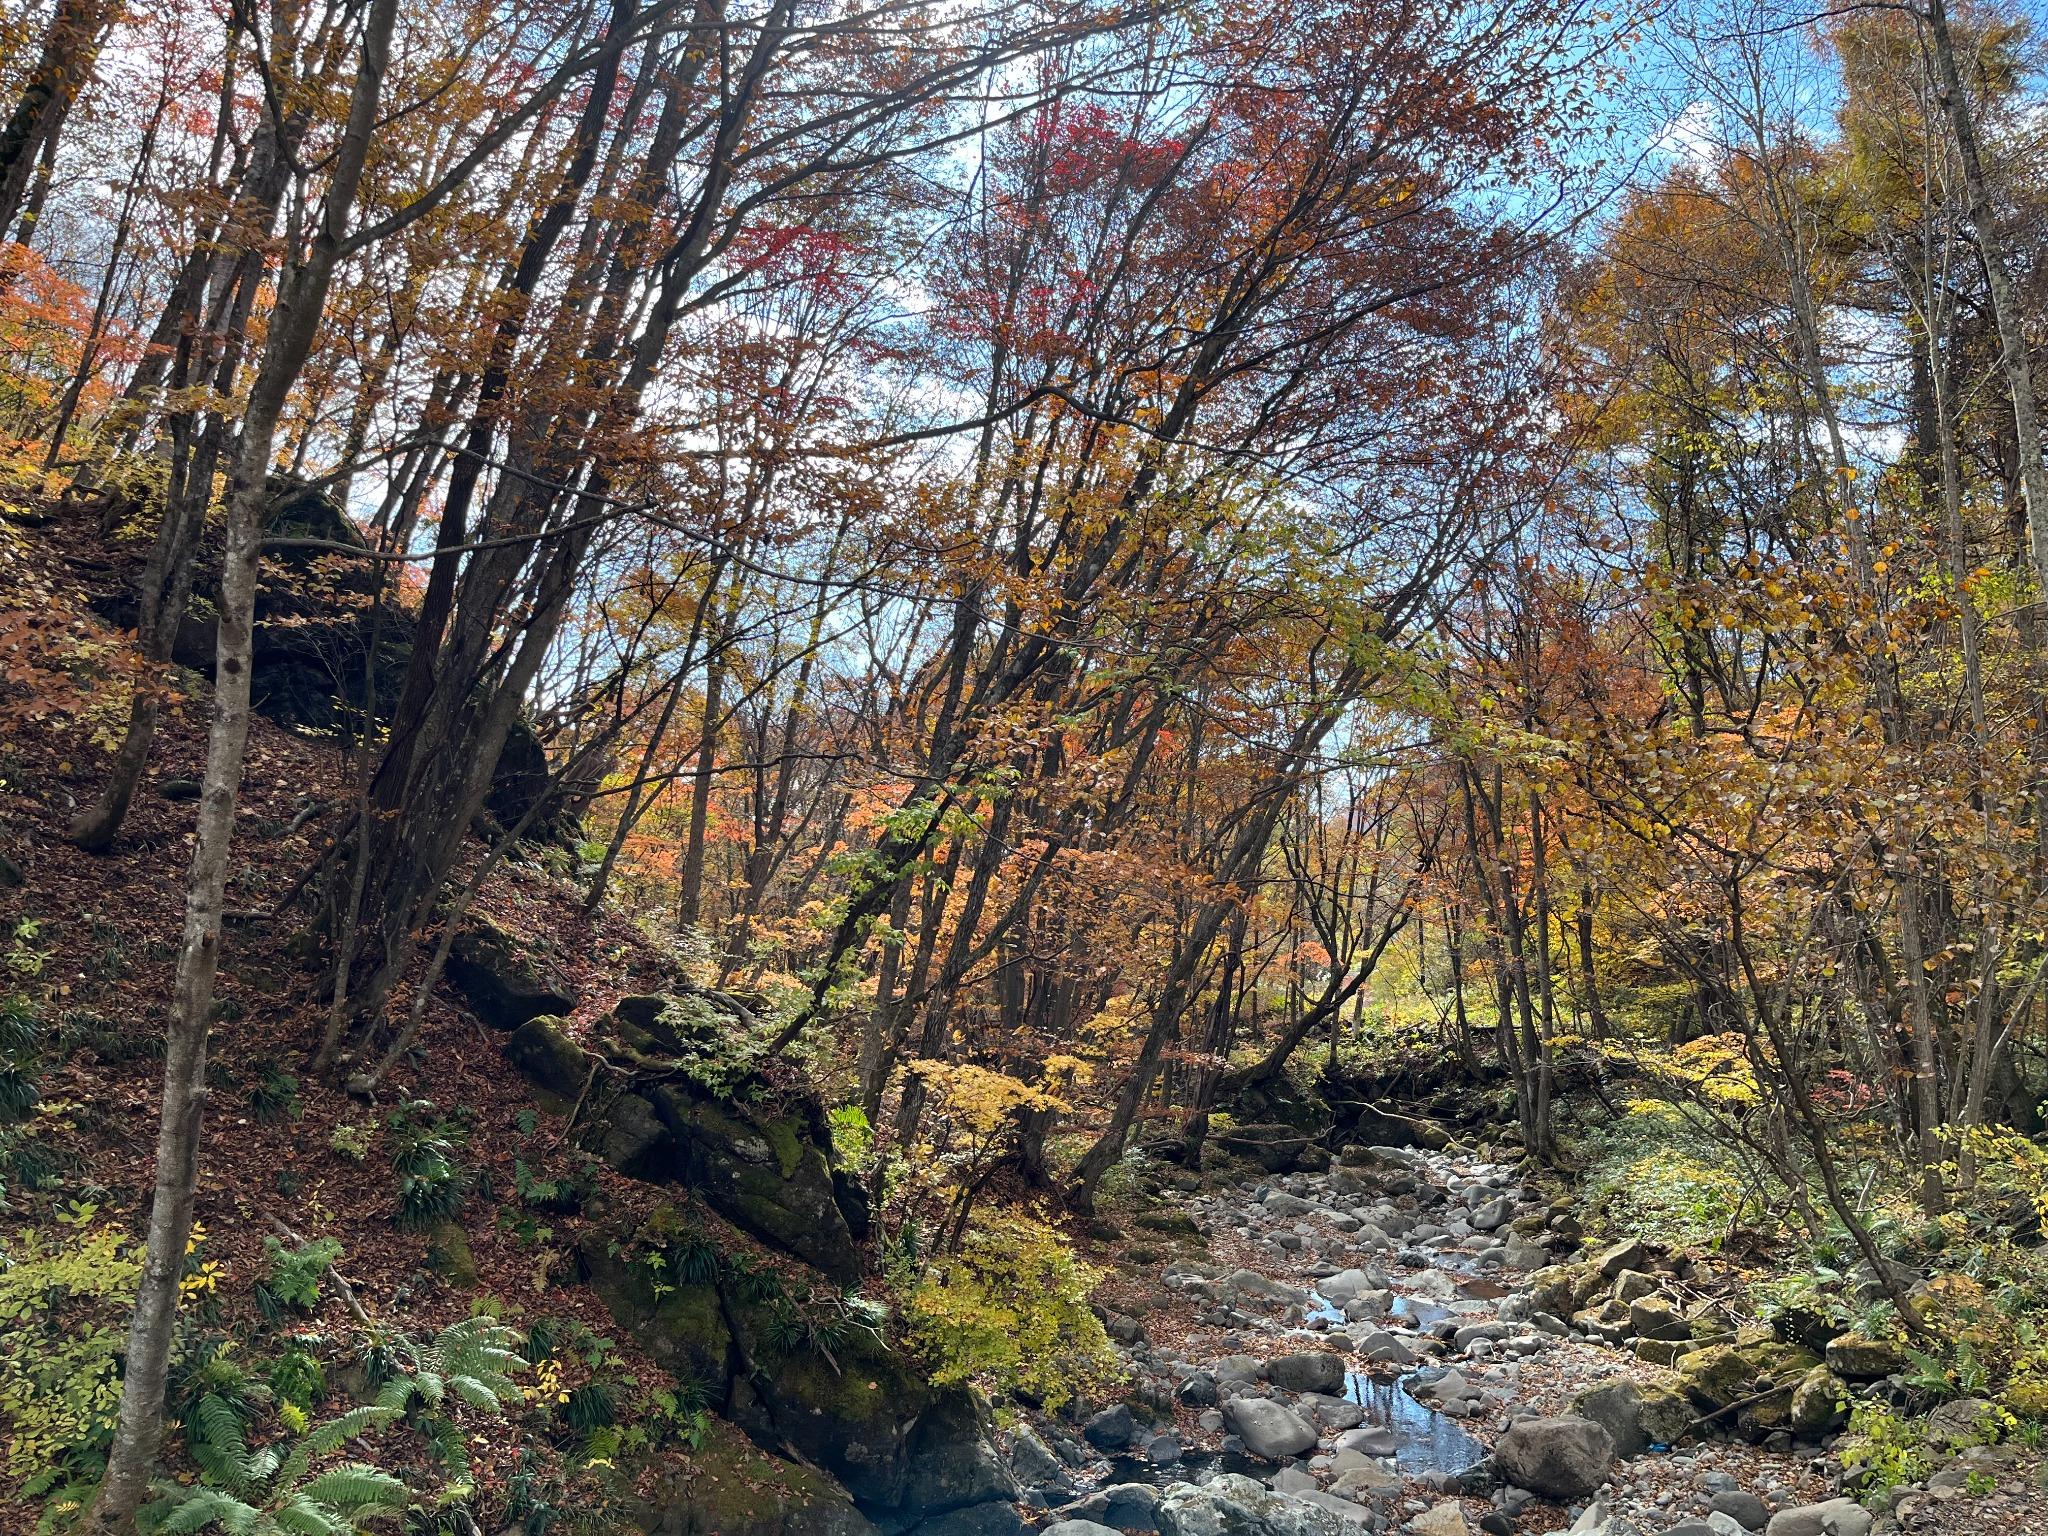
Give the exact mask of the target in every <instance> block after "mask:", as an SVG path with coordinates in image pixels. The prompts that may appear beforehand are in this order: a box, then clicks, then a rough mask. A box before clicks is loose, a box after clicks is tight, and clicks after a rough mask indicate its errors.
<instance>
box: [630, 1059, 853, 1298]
mask: <svg viewBox="0 0 2048 1536" xmlns="http://www.w3.org/2000/svg"><path fill="white" fill-rule="evenodd" d="M647 1096H648V1099H649V1101H650V1102H651V1103H652V1105H653V1107H654V1112H655V1114H656V1116H657V1117H658V1118H659V1119H660V1121H661V1123H662V1124H663V1125H664V1126H665V1127H667V1129H668V1130H669V1132H670V1133H671V1135H673V1136H674V1138H675V1141H676V1146H677V1150H678V1153H679V1164H678V1172H679V1176H680V1178H681V1179H682V1182H684V1183H685V1184H687V1185H689V1186H690V1187H691V1188H692V1189H694V1190H696V1191H697V1193H698V1194H699V1195H700V1196H702V1197H703V1199H704V1201H705V1203H706V1204H708V1205H710V1206H711V1208H712V1209H713V1210H715V1211H717V1212H718V1213H719V1214H720V1215H721V1216H723V1217H725V1218H726V1220H728V1221H730V1222H732V1223H733V1224H734V1225H735V1226H738V1227H740V1228H743V1229H744V1230H746V1231H748V1232H751V1233H753V1234H754V1235H755V1236H756V1237H759V1238H761V1239H763V1240H764V1241H766V1242H769V1243H773V1244H774V1245H775V1246H776V1247H778V1248H780V1249H782V1250H783V1251H784V1252H785V1253H791V1254H794V1255H795V1256H796V1257H797V1258H800V1259H802V1260H803V1261H804V1262H805V1263H806V1264H809V1265H810V1266H812V1267H813V1268H814V1269H818V1270H821V1271H822V1272H823V1273H825V1274H826V1275H828V1276H830V1277H831V1278H832V1279H833V1280H835V1281H837V1282H838V1283H839V1284H841V1285H851V1284H853V1283H854V1282H855V1281H857V1280H858V1279H859V1278H860V1269H861V1266H860V1253H859V1250H858V1249H857V1247H856V1246H855V1243H854V1237H853V1229H852V1227H851V1226H850V1225H849V1224H848V1222H847V1219H846V1213H845V1211H843V1210H842V1209H841V1208H840V1204H839V1187H838V1183H837V1181H835V1180H834V1178H833V1173H832V1160H831V1153H830V1150H829V1149H830V1147H831V1140H830V1136H829V1133H828V1131H827V1128H826V1126H825V1124H824V1119H823V1116H822V1114H820V1113H819V1111H818V1107H817V1105H816V1103H815V1102H814V1101H811V1100H808V1099H804V1100H799V1101H796V1102H793V1103H790V1104H787V1105H784V1106H780V1107H773V1106H763V1105H755V1104H747V1103H731V1102H720V1101H718V1100H716V1099H713V1098H712V1097H710V1096H709V1095H707V1094H704V1093H701V1092H696V1091H693V1090H692V1088H691V1086H690V1085H688V1084H686V1083H661V1084H657V1085H655V1086H654V1087H652V1088H651V1089H650V1090H649V1092H648V1095H647Z"/></svg>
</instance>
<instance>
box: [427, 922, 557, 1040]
mask: <svg viewBox="0 0 2048 1536" xmlns="http://www.w3.org/2000/svg"><path fill="white" fill-rule="evenodd" d="M448 979H449V980H450V981H452V982H453V983H455V986H456V989H457V990H458V991H460V992H461V993H462V995H463V998H464V999H465V1000H466V1001H467V1002H468V1003H469V1006H470V1011H471V1012H473V1013H475V1014H476V1016H477V1017H478V1018H479V1019H482V1020H483V1021H484V1023H486V1024H488V1025H489V1026H490V1027H491V1028H493V1029H503V1030H513V1029H517V1028H518V1027H519V1026H520V1025H522V1024H524V1023H525V1022H526V1021H527V1020H528V1019H537V1018H540V1017H542V1016H543V1015H549V1016H552V1015H560V1014H564V1013H567V1012H568V1011H569V1010H570V1009H571V1008H573V1007H575V1006H576V1000H575V999H574V998H573V997H571V996H570V995H569V993H568V992H567V991H566V990H565V989H564V988H562V987H561V986H560V985H558V984H557V983H556V982H555V981H554V980H553V978H551V977H550V976H548V975H547V974H545V968H544V967H543V966H542V965H541V963H540V962H539V960H538V959H537V958H536V957H535V956H534V955H533V953H532V952H531V950H530V949H528V947H527V946H525V945H523V944H521V943H520V942H519V941H518V940H517V939H515V938H514V937H513V936H512V935H511V934H509V933H507V932H506V931H505V930H504V929H503V928H501V927H499V926H498V925H497V924H496V923H494V922H492V921H491V920H490V919H489V918H487V917H483V916H481V915H476V914H472V915H471V916H470V917H469V918H467V919H466V920H465V922H464V924H463V927H462V930H461V932H459V933H457V934H456V936H455V943H454V946H453V947H452V948H451V949H450V950H449V952H448Z"/></svg>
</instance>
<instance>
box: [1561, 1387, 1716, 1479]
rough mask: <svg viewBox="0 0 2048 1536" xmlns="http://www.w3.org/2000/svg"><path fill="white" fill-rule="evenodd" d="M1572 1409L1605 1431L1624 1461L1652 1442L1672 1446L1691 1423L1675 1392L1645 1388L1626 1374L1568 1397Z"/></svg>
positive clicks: (1687, 1412) (1681, 1400)
mask: <svg viewBox="0 0 2048 1536" xmlns="http://www.w3.org/2000/svg"><path fill="white" fill-rule="evenodd" d="M1572 1412H1573V1413H1575V1414H1577V1415H1578V1416H1579V1417H1580V1418H1582V1419H1591V1420H1592V1421H1593V1422H1594V1423H1595V1424H1598V1425H1599V1426H1600V1427H1601V1428H1602V1429H1604V1430H1606V1431H1607V1436H1608V1438H1609V1439H1610V1440H1612V1441H1613V1442H1614V1454H1615V1455H1617V1456H1619V1457H1621V1458H1622V1459H1623V1460H1624V1461H1625V1460H1627V1459H1628V1458H1630V1457H1632V1456H1640V1455H1641V1454H1642V1453H1643V1452H1644V1451H1645V1450H1647V1449H1648V1448H1649V1447H1650V1446H1652V1445H1676V1444H1677V1443H1678V1442H1679V1440H1680V1439H1682V1438H1683V1437H1684V1436H1685V1434H1686V1433H1687V1431H1688V1430H1689V1429H1690V1428H1691V1426H1692V1413H1691V1411H1690V1410H1689V1409H1688V1408H1687V1407H1686V1405H1685V1400H1684V1399H1683V1398H1682V1397H1680V1396H1679V1395H1678V1394H1677V1393H1676V1392H1673V1391H1671V1390H1670V1389H1669V1388H1664V1387H1648V1388H1646V1387H1643V1386H1641V1385H1639V1384H1638V1383H1636V1382H1634V1381H1631V1380H1630V1379H1629V1378H1628V1377H1626V1376H1615V1377H1610V1378H1609V1379H1608V1380H1606V1381H1603V1382H1599V1383H1597V1384H1595V1385H1594V1386H1591V1387H1588V1388H1587V1389H1586V1390H1585V1391H1583V1392H1581V1393H1580V1394H1579V1395H1578V1396H1577V1397H1575V1398H1573V1399H1572Z"/></svg>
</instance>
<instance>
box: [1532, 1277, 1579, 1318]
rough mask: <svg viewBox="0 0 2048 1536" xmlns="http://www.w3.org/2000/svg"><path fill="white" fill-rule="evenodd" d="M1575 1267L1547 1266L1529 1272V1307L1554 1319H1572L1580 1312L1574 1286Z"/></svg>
mask: <svg viewBox="0 0 2048 1536" xmlns="http://www.w3.org/2000/svg"><path fill="white" fill-rule="evenodd" d="M1572 1270H1573V1266H1572V1265H1569V1264H1547V1265H1545V1266H1544V1267H1543V1268H1542V1269H1535V1270H1531V1271H1530V1272H1529V1305H1530V1306H1532V1307H1534V1308H1535V1309H1536V1310H1537V1311H1538V1312H1548V1313H1549V1314H1550V1315H1551V1316H1552V1317H1570V1316H1571V1315H1572V1313H1574V1312H1576V1311H1577V1310H1578V1298H1577V1293H1576V1291H1575V1289H1574V1286H1573V1283H1572V1282H1573V1275H1572Z"/></svg>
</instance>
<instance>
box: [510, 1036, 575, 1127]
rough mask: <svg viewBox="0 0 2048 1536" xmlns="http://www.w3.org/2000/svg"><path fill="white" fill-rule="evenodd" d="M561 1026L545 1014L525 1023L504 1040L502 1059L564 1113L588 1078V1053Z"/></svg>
mask: <svg viewBox="0 0 2048 1536" xmlns="http://www.w3.org/2000/svg"><path fill="white" fill-rule="evenodd" d="M562 1022H563V1021H562V1020H561V1019H559V1018H555V1017H552V1016H550V1015H547V1014H542V1015H541V1016H540V1017H539V1018H533V1019H528V1020H527V1021H526V1022H525V1023H524V1024H522V1025H520V1026H519V1027H518V1028H517V1029H515V1030H513V1031H512V1033H511V1035H510V1036H509V1037H508V1038H507V1039H506V1041H505V1059H506V1060H507V1061H509V1062H511V1063H512V1065H513V1066H515V1067H517V1068H518V1069H519V1071H520V1072H521V1074H523V1075H524V1076H525V1078H526V1080H527V1081H528V1082H530V1083H532V1084H533V1085H534V1086H535V1087H536V1088H538V1089H540V1090H541V1092H542V1093H544V1094H546V1095H548V1096H549V1097H550V1098H552V1099H554V1100H556V1101H558V1103H559V1104H560V1106H561V1107H562V1108H564V1109H566V1108H567V1107H568V1106H569V1105H570V1104H573V1103H574V1102H575V1101H576V1097H577V1095H579V1094H580V1093H582V1091H583V1085H584V1083H585V1082H586V1081H587V1080H588V1079H589V1077H590V1053H589V1052H588V1051H586V1050H584V1049H583V1047H582V1046H580V1045H578V1044H577V1043H576V1042H575V1041H574V1040H571V1039H570V1038H569V1037H568V1035H567V1034H566V1033H564V1031H563V1028H562Z"/></svg>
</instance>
